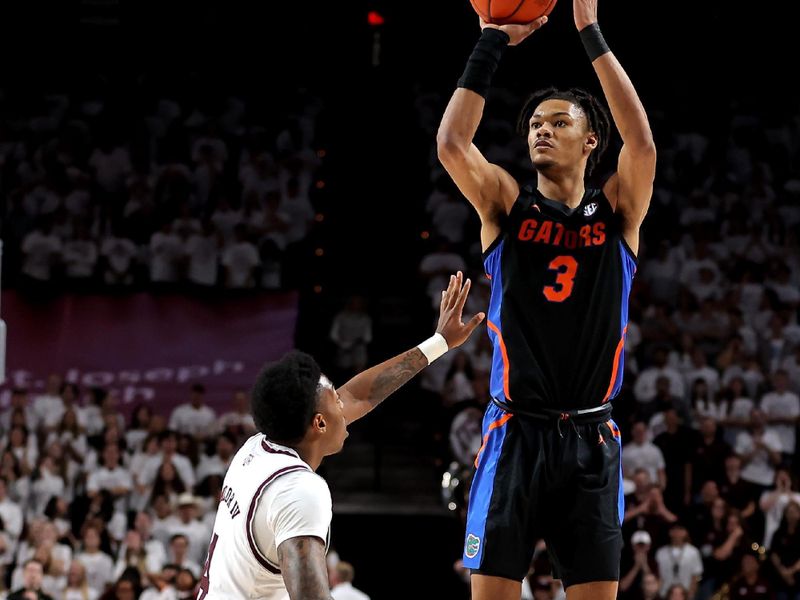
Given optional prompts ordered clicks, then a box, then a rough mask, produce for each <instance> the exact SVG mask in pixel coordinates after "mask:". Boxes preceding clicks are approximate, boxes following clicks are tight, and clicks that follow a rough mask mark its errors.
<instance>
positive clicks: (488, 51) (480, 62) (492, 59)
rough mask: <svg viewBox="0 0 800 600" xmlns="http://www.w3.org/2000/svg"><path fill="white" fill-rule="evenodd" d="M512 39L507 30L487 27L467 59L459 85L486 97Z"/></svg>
mask: <svg viewBox="0 0 800 600" xmlns="http://www.w3.org/2000/svg"><path fill="white" fill-rule="evenodd" d="M510 40H511V38H510V37H508V34H507V33H506V32H505V31H500V30H499V29H495V28H494V27H487V28H485V29H484V30H483V32H481V37H480V39H479V40H478V43H477V44H475V49H474V50H473V51H472V54H471V55H470V57H469V60H468V61H467V67H466V68H465V69H464V74H463V75H462V76H461V79H459V80H458V87H460V88H466V89H468V90H472V91H473V92H475V93H476V94H480V95H481V96H483V97H484V98H486V95H487V94H488V93H489V88H490V87H491V85H492V75H494V72H495V71H496V70H497V66H498V65H499V64H500V58H502V56H503V51H504V50H505V49H506V47H507V46H508V42H509V41H510Z"/></svg>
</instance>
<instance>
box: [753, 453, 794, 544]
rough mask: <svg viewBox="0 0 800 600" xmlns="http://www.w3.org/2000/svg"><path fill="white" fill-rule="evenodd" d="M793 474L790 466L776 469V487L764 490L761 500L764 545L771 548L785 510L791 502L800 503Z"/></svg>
mask: <svg viewBox="0 0 800 600" xmlns="http://www.w3.org/2000/svg"><path fill="white" fill-rule="evenodd" d="M792 484H793V482H792V475H791V472H790V471H789V469H788V468H786V467H780V468H778V469H776V470H775V489H774V490H769V491H766V492H764V493H763V494H762V495H761V500H759V503H758V505H759V507H760V508H761V510H762V511H763V512H764V516H765V523H764V547H765V548H767V549H769V547H770V545H771V544H772V537H773V536H774V535H775V532H776V531H777V530H778V527H779V526H780V524H781V519H782V518H783V512H784V510H786V507H787V506H788V505H789V503H790V502H795V503H797V504H800V492H798V491H797V488H796V486H793V485H792Z"/></svg>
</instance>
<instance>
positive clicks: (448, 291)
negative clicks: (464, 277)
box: [444, 275, 456, 308]
mask: <svg viewBox="0 0 800 600" xmlns="http://www.w3.org/2000/svg"><path fill="white" fill-rule="evenodd" d="M455 282H456V278H455V276H454V275H450V280H449V281H448V282H447V289H446V290H445V291H444V307H445V308H447V307H448V306H450V298H451V297H452V296H453V287H454V286H455Z"/></svg>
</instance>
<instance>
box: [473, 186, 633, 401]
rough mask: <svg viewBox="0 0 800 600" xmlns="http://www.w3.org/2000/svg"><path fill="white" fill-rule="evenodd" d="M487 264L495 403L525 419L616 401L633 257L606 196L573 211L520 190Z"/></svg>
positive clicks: (590, 192) (593, 192)
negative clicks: (532, 413)
mask: <svg viewBox="0 0 800 600" xmlns="http://www.w3.org/2000/svg"><path fill="white" fill-rule="evenodd" d="M483 259H484V267H485V269H486V274H487V276H488V277H489V278H490V279H491V282H492V294H491V300H490V302H489V311H488V319H487V321H488V322H487V325H488V328H489V337H490V338H491V340H492V343H493V345H494V357H493V363H492V374H491V381H490V390H491V394H492V396H493V397H494V398H496V399H497V400H499V401H501V402H506V403H508V404H509V405H510V406H512V407H519V408H520V409H523V410H536V409H537V408H547V409H556V410H574V409H585V408H594V407H597V406H599V405H600V404H602V403H605V402H608V401H609V400H610V399H612V398H613V397H614V396H615V395H616V394H617V393H618V392H619V390H620V388H621V387H622V372H623V359H624V352H623V346H624V343H625V331H626V329H627V324H628V296H629V294H630V289H631V283H632V281H633V276H634V273H635V271H636V257H635V255H634V254H633V252H632V251H631V249H630V248H629V247H628V245H627V244H626V243H625V240H624V238H623V237H622V227H621V219H620V217H619V215H617V214H615V213H614V210H613V208H612V207H611V204H610V202H609V201H608V199H607V198H606V197H605V194H603V192H602V190H598V189H587V190H586V193H585V194H584V197H583V200H582V201H581V203H580V205H579V206H578V207H577V208H575V209H572V210H570V209H568V208H567V207H565V206H564V205H563V204H561V203H558V202H554V201H552V200H548V199H547V198H545V197H544V196H542V195H541V194H540V193H539V192H538V191H537V190H536V189H534V188H533V187H532V186H527V187H525V188H523V189H522V190H521V191H520V196H519V197H518V198H517V200H516V202H515V203H514V205H513V207H512V209H511V212H510V214H509V215H508V217H507V218H506V219H505V221H504V223H503V225H502V232H501V234H500V235H499V236H498V237H497V239H496V240H495V241H494V242H493V243H492V245H491V246H489V248H487V250H486V252H484V254H483Z"/></svg>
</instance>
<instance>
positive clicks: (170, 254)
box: [150, 223, 183, 283]
mask: <svg viewBox="0 0 800 600" xmlns="http://www.w3.org/2000/svg"><path fill="white" fill-rule="evenodd" d="M182 256H183V242H182V241H181V238H180V237H178V236H177V235H176V234H175V233H173V232H172V224H171V223H164V225H162V227H161V231H157V232H155V233H154V234H153V235H152V236H151V237H150V281H152V282H153V283H175V282H176V281H178V275H179V269H180V259H181V257H182Z"/></svg>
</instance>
